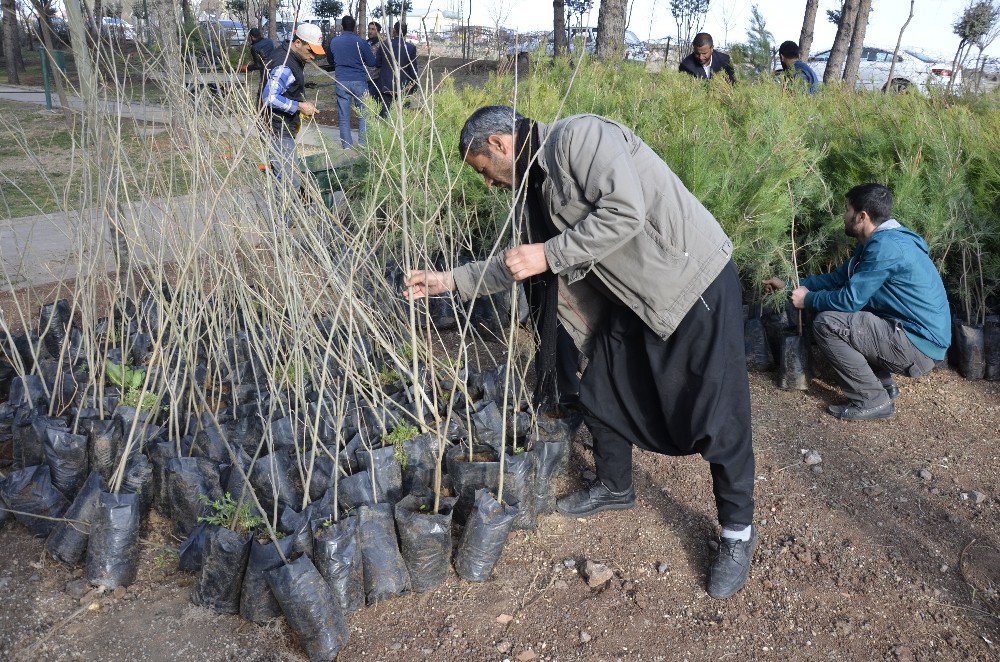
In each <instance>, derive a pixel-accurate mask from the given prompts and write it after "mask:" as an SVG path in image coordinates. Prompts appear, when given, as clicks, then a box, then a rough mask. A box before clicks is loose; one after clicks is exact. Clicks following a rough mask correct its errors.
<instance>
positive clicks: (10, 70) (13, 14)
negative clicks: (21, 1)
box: [0, 0, 21, 85]
mask: <svg viewBox="0 0 1000 662" xmlns="http://www.w3.org/2000/svg"><path fill="white" fill-rule="evenodd" d="M0 7H2V8H3V58H4V61H5V62H6V63H7V82H8V83H10V84H11V85H20V84H21V77H20V76H19V75H18V73H17V51H18V49H19V48H20V44H19V43H17V31H16V29H15V25H14V23H15V21H17V9H16V8H15V6H14V0H2V2H0Z"/></svg>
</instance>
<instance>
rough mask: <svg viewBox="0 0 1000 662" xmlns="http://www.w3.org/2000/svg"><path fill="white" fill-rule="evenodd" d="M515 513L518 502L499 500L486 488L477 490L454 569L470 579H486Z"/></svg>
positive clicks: (459, 574)
mask: <svg viewBox="0 0 1000 662" xmlns="http://www.w3.org/2000/svg"><path fill="white" fill-rule="evenodd" d="M515 517H517V504H513V505H508V504H506V503H503V504H501V503H499V502H497V500H496V499H494V498H493V495H492V494H490V493H489V492H488V491H486V490H479V491H477V492H476V502H475V507H474V508H473V510H472V513H470V515H469V520H468V522H467V523H466V525H465V529H464V530H463V531H462V539H461V540H460V541H459V543H458V549H456V550H455V571H456V572H458V576H459V577H461V578H462V579H464V580H466V581H470V582H485V581H486V580H487V579H489V578H490V575H492V574H493V567H494V566H495V565H496V564H497V561H499V560H500V555H501V554H502V553H503V548H504V545H506V544H507V536H509V535H510V530H511V528H512V527H513V526H514V518H515Z"/></svg>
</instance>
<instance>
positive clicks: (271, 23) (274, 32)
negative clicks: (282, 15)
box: [267, 0, 278, 42]
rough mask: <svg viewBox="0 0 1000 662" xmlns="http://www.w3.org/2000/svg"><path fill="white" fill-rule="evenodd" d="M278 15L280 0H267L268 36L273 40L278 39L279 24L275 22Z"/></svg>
mask: <svg viewBox="0 0 1000 662" xmlns="http://www.w3.org/2000/svg"><path fill="white" fill-rule="evenodd" d="M277 15H278V0H267V36H268V38H269V39H270V40H271V41H274V42H277V41H278V26H277V25H276V24H275V22H276V21H277V20H278V19H277Z"/></svg>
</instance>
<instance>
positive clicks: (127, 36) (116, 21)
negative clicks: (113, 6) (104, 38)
mask: <svg viewBox="0 0 1000 662" xmlns="http://www.w3.org/2000/svg"><path fill="white" fill-rule="evenodd" d="M101 32H103V33H104V34H106V35H109V36H111V37H114V38H116V39H123V40H125V41H135V28H134V27H133V26H131V25H129V24H128V23H126V22H125V21H123V20H121V19H120V18H116V17H113V16H105V17H104V18H103V19H102V20H101Z"/></svg>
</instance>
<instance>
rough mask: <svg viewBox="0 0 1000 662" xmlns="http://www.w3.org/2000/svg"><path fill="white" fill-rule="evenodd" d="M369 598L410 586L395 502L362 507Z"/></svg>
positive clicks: (360, 521)
mask: <svg viewBox="0 0 1000 662" xmlns="http://www.w3.org/2000/svg"><path fill="white" fill-rule="evenodd" d="M358 528H359V530H360V536H361V558H362V560H363V562H364V579H365V599H366V601H367V602H368V604H370V605H371V604H375V603H376V602H380V601H382V600H388V599H389V598H392V597H395V596H397V595H403V594H404V593H406V592H408V591H409V590H410V575H409V573H408V572H407V571H406V564H405V563H404V562H403V556H402V555H401V554H400V553H399V543H398V541H397V539H396V525H395V522H394V521H393V517H392V506H390V505H389V504H387V503H380V504H377V505H374V506H361V507H360V508H358Z"/></svg>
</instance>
